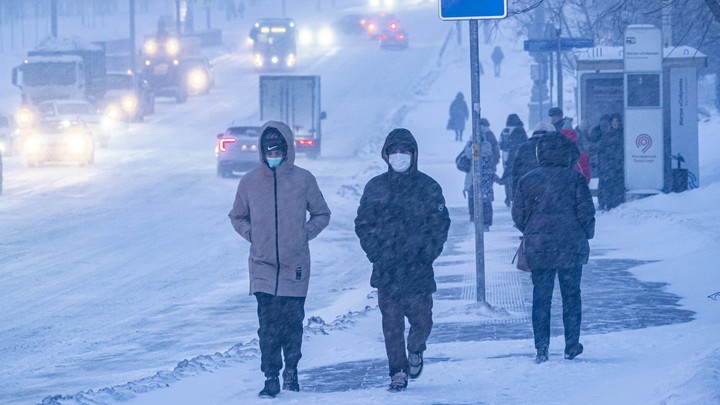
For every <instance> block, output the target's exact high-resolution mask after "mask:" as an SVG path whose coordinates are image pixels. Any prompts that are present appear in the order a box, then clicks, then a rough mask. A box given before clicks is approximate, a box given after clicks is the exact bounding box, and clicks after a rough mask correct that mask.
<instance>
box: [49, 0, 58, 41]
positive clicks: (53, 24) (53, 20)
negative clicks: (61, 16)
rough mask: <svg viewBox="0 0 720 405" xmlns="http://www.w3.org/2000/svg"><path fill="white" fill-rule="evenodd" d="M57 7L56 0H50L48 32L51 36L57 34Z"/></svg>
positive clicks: (55, 36)
mask: <svg viewBox="0 0 720 405" xmlns="http://www.w3.org/2000/svg"><path fill="white" fill-rule="evenodd" d="M57 20H58V7H57V0H52V2H50V33H51V35H52V36H53V38H57V36H58V24H57Z"/></svg>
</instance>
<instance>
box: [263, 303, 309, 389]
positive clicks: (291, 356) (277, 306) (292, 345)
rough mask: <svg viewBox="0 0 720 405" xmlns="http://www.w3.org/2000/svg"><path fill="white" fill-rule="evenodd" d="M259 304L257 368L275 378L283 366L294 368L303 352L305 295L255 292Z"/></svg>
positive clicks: (267, 375)
mask: <svg viewBox="0 0 720 405" xmlns="http://www.w3.org/2000/svg"><path fill="white" fill-rule="evenodd" d="M255 298H256V299H257V303H258V307H257V314H258V321H259V323H260V328H259V329H258V337H259V338H260V353H261V355H260V362H261V363H260V370H262V372H263V373H265V376H266V377H276V376H278V375H279V374H280V370H281V369H282V368H283V355H285V368H286V369H296V368H297V365H298V362H299V361H300V358H301V357H302V353H301V352H300V349H301V346H302V335H303V319H304V318H305V297H278V296H276V295H271V294H266V293H261V292H257V293H255Z"/></svg>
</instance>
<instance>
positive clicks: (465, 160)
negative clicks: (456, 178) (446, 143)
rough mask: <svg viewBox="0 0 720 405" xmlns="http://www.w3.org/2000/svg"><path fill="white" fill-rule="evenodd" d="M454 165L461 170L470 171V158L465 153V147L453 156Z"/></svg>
mask: <svg viewBox="0 0 720 405" xmlns="http://www.w3.org/2000/svg"><path fill="white" fill-rule="evenodd" d="M455 166H456V167H457V169H458V170H460V171H461V172H464V173H470V169H472V160H471V159H470V158H469V157H467V155H465V149H463V150H461V151H460V154H459V155H457V157H456V158H455Z"/></svg>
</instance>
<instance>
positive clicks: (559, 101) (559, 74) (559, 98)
mask: <svg viewBox="0 0 720 405" xmlns="http://www.w3.org/2000/svg"><path fill="white" fill-rule="evenodd" d="M556 53H557V106H558V107H560V109H561V110H562V108H563V69H562V44H561V39H560V28H558V30H557V51H556Z"/></svg>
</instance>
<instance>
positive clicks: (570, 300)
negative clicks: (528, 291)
mask: <svg viewBox="0 0 720 405" xmlns="http://www.w3.org/2000/svg"><path fill="white" fill-rule="evenodd" d="M555 274H557V275H558V281H559V284H560V293H561V294H562V305H563V326H564V327H565V347H570V346H574V345H576V344H578V343H579V341H580V322H581V321H582V300H581V298H580V279H581V277H582V266H581V267H576V268H570V269H533V271H532V282H533V307H532V322H533V334H534V335H535V348H536V349H542V348H547V347H549V346H550V305H551V302H552V295H553V288H554V287H555Z"/></svg>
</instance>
